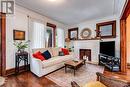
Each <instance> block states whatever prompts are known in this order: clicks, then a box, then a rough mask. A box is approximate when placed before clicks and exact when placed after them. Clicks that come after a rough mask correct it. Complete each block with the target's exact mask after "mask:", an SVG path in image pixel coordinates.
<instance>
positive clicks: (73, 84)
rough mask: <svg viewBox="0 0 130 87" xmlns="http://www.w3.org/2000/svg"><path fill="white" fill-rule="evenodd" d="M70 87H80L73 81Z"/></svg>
mask: <svg viewBox="0 0 130 87" xmlns="http://www.w3.org/2000/svg"><path fill="white" fill-rule="evenodd" d="M71 87H80V86H79V85H78V84H77V83H76V82H75V81H72V82H71Z"/></svg>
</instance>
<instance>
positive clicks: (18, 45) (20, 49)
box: [14, 40, 30, 52]
mask: <svg viewBox="0 0 130 87" xmlns="http://www.w3.org/2000/svg"><path fill="white" fill-rule="evenodd" d="M29 42H30V41H29V40H28V41H26V42H23V41H20V42H14V46H15V47H16V48H17V51H18V52H24V50H25V48H28V45H29Z"/></svg>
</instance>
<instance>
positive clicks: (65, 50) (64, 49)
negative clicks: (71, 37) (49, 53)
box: [61, 48, 69, 55]
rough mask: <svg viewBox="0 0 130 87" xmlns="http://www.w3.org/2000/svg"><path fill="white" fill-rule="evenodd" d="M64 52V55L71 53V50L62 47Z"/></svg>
mask: <svg viewBox="0 0 130 87" xmlns="http://www.w3.org/2000/svg"><path fill="white" fill-rule="evenodd" d="M61 50H62V52H63V53H64V55H69V50H68V49H66V48H61Z"/></svg>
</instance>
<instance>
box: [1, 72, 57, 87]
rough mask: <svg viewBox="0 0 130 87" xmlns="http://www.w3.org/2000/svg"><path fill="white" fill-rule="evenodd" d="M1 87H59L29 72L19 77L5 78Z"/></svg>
mask: <svg viewBox="0 0 130 87" xmlns="http://www.w3.org/2000/svg"><path fill="white" fill-rule="evenodd" d="M2 87H59V86H58V85H56V84H55V83H54V82H52V81H50V80H48V79H47V78H45V77H42V78H38V77H37V76H35V75H33V74H32V73H31V72H24V73H22V74H19V75H17V76H16V75H11V76H8V77H7V81H6V83H5V85H3V86H2Z"/></svg>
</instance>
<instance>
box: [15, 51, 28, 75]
mask: <svg viewBox="0 0 130 87" xmlns="http://www.w3.org/2000/svg"><path fill="white" fill-rule="evenodd" d="M21 61H24V69H25V70H26V71H27V70H29V67H28V52H21V53H18V52H16V53H15V74H18V73H19V70H20V66H19V64H20V62H21Z"/></svg>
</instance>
